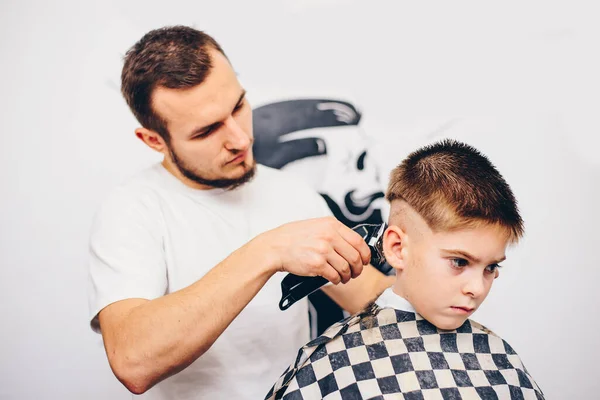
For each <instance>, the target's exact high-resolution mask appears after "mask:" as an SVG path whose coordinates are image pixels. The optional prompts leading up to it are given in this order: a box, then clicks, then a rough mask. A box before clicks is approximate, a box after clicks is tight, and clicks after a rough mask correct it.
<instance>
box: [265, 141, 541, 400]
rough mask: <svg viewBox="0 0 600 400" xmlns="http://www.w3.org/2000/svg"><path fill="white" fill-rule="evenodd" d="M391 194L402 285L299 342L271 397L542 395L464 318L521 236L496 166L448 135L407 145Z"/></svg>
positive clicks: (488, 335) (388, 245) (393, 250)
mask: <svg viewBox="0 0 600 400" xmlns="http://www.w3.org/2000/svg"><path fill="white" fill-rule="evenodd" d="M386 197H387V199H388V201H389V202H390V217H389V224H388V225H389V227H388V229H387V230H386V232H385V234H384V238H383V249H384V253H385V257H386V259H387V262H388V263H389V264H390V265H391V266H393V267H394V268H395V269H396V276H397V278H396V282H395V284H394V285H393V286H392V287H391V288H389V289H387V290H386V291H385V292H384V293H383V294H382V295H381V296H380V297H379V298H378V299H377V300H376V301H375V303H374V304H373V305H372V306H370V307H368V308H367V309H366V310H365V311H363V312H362V313H359V314H357V315H354V316H351V317H349V318H347V319H345V320H343V321H341V322H339V323H337V324H335V325H333V326H332V327H331V328H329V329H328V330H327V331H326V332H325V333H324V334H323V335H322V336H321V337H319V338H317V339H315V340H313V341H311V342H310V343H308V344H307V345H305V346H304V347H303V348H302V349H300V351H299V353H298V357H297V358H296V361H295V362H294V364H292V365H291V366H290V367H289V368H288V369H286V371H285V372H284V374H283V375H282V376H281V377H280V378H279V380H278V381H277V383H276V384H275V385H274V387H273V388H272V389H271V391H270V392H269V394H268V395H267V399H285V400H296V399H406V400H413V399H425V400H426V399H444V400H449V399H479V398H481V399H543V398H544V396H543V394H542V391H541V390H540V389H539V387H538V386H537V384H536V383H535V381H534V380H533V378H532V377H531V376H530V375H529V374H528V372H527V370H526V369H525V367H524V365H523V363H522V362H521V360H520V358H519V356H518V355H517V354H516V353H515V351H514V350H513V349H512V348H511V347H510V345H508V343H506V342H505V341H504V340H502V339H501V338H500V337H498V336H497V335H496V334H494V333H493V332H491V331H490V330H488V329H486V328H485V327H484V326H482V325H480V324H478V323H476V322H474V321H472V320H470V319H468V318H469V316H470V315H471V314H473V312H475V310H477V308H478V307H479V306H480V305H481V303H482V302H483V301H484V300H485V298H486V296H487V295H488V293H489V291H490V288H491V286H492V283H493V281H494V279H496V278H497V277H498V274H499V271H498V269H499V268H500V265H498V264H499V263H500V262H502V261H503V260H504V259H505V258H506V257H505V250H506V248H507V246H508V245H509V244H515V243H516V242H517V241H518V240H519V239H520V238H521V237H522V235H523V221H522V219H521V216H520V215H519V211H518V209H517V202H516V200H515V198H514V196H513V193H512V191H511V189H510V187H509V186H508V184H507V183H506V182H505V181H504V179H503V178H502V176H501V175H500V173H499V172H498V171H497V170H496V168H495V167H494V166H493V165H492V164H491V162H490V161H489V160H488V159H487V158H486V157H485V156H484V155H482V154H481V153H479V152H478V151H477V150H476V149H474V148H472V147H470V146H468V145H466V144H463V143H460V142H457V141H453V140H444V141H441V142H438V143H435V144H433V145H430V146H426V147H424V148H421V149H419V150H417V151H415V152H414V153H412V154H410V155H409V156H408V157H407V158H406V159H405V160H404V161H403V162H402V164H400V165H399V166H398V167H397V168H396V169H395V170H394V171H393V172H392V173H391V176H390V182H389V186H388V191H387V195H386Z"/></svg>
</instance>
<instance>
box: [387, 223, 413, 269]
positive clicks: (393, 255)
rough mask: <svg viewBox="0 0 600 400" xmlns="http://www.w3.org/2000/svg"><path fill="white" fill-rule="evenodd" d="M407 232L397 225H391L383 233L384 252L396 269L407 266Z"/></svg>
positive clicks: (389, 262)
mask: <svg viewBox="0 0 600 400" xmlns="http://www.w3.org/2000/svg"><path fill="white" fill-rule="evenodd" d="M406 239H407V236H406V233H405V232H404V231H403V230H402V229H400V227H398V226H397V225H390V226H388V228H387V229H386V231H385V233H384V234H383V254H384V255H385V259H386V261H387V262H388V264H390V265H391V266H392V267H394V268H395V269H396V270H400V271H401V270H403V269H404V268H405V267H406V249H405V243H404V242H405V240H406Z"/></svg>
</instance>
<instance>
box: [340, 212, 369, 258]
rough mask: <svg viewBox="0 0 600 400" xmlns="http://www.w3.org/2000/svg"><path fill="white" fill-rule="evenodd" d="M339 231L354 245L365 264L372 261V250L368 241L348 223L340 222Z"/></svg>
mask: <svg viewBox="0 0 600 400" xmlns="http://www.w3.org/2000/svg"><path fill="white" fill-rule="evenodd" d="M340 225H341V226H340V229H339V233H340V235H341V236H342V238H344V240H345V241H346V242H348V243H349V244H350V245H351V246H352V247H354V248H355V249H356V250H357V251H358V252H359V254H360V258H361V261H362V263H363V265H367V264H368V263H369V262H370V261H371V250H370V249H369V246H368V245H367V242H365V240H364V239H363V238H362V236H360V235H359V234H358V233H356V232H354V231H353V230H352V229H350V228H348V227H347V226H346V225H344V224H342V223H341V222H340Z"/></svg>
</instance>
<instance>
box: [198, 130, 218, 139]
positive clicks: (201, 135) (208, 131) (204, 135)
mask: <svg viewBox="0 0 600 400" xmlns="http://www.w3.org/2000/svg"><path fill="white" fill-rule="evenodd" d="M214 130H215V128H210V129H207V130H205V131H204V132H202V133H201V134H199V135H197V136H194V137H193V139H202V138H205V137H207V136H208V135H210V134H211V133H212V132H213V131H214Z"/></svg>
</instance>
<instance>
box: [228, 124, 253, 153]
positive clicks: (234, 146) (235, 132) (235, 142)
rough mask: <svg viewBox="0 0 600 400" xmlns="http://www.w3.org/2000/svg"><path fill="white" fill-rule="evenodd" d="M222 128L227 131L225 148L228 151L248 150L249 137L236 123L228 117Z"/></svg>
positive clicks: (250, 141)
mask: <svg viewBox="0 0 600 400" xmlns="http://www.w3.org/2000/svg"><path fill="white" fill-rule="evenodd" d="M223 125H224V128H225V129H226V131H227V139H226V142H225V148H227V150H230V151H236V150H238V151H245V150H248V148H249V147H250V145H251V144H252V139H251V138H250V135H249V134H248V133H247V132H246V131H244V130H243V129H242V127H241V126H240V125H239V124H238V122H237V121H236V120H235V118H233V116H231V115H230V116H229V118H227V119H226V120H225V122H224V123H223Z"/></svg>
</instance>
